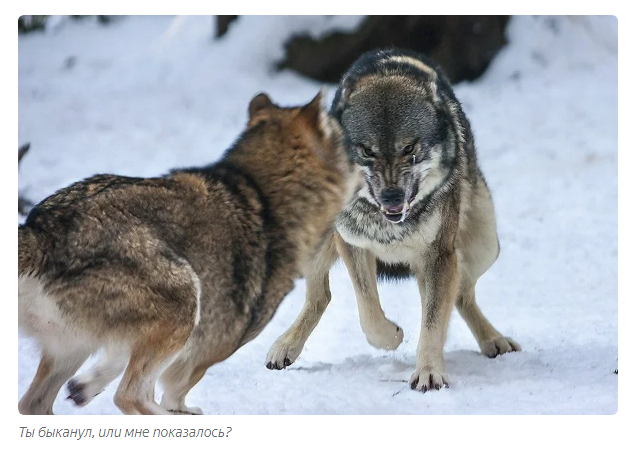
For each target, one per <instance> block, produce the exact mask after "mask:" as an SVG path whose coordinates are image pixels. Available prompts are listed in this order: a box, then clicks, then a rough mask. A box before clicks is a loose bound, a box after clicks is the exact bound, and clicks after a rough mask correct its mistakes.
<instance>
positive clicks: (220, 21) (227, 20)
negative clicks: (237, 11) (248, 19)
mask: <svg viewBox="0 0 630 458" xmlns="http://www.w3.org/2000/svg"><path fill="white" fill-rule="evenodd" d="M237 17H238V16H217V36H216V37H217V38H219V37H221V36H223V35H225V33H226V32H227V31H228V28H229V27H230V24H231V23H232V21H234V19H236V18H237Z"/></svg>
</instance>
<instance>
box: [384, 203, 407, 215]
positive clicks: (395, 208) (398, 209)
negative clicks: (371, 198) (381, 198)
mask: <svg viewBox="0 0 630 458" xmlns="http://www.w3.org/2000/svg"><path fill="white" fill-rule="evenodd" d="M404 206H405V204H400V205H394V206H391V207H383V208H384V209H385V211H386V212H387V213H402V211H403V208H404Z"/></svg>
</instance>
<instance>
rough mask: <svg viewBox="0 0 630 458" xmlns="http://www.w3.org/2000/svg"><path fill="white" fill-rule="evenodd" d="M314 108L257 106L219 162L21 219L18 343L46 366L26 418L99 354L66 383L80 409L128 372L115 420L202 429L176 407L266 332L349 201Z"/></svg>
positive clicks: (102, 179) (335, 144)
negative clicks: (29, 344)
mask: <svg viewBox="0 0 630 458" xmlns="http://www.w3.org/2000/svg"><path fill="white" fill-rule="evenodd" d="M322 99H323V97H322V95H321V94H319V95H318V96H317V97H316V98H315V99H314V100H313V101H312V102H311V103H309V104H307V105H305V106H303V107H295V108H280V107H278V106H276V105H274V104H273V103H272V102H271V100H270V99H269V98H268V97H267V96H266V95H264V94H259V95H258V96H256V97H255V98H254V99H252V101H251V102H250V105H249V121H248V125H247V129H246V130H245V132H244V133H243V134H242V136H241V137H240V138H239V140H238V141H237V142H236V143H235V144H234V145H233V146H232V147H231V148H230V149H229V150H228V151H227V152H226V154H225V156H224V157H223V159H222V160H220V161H219V162H217V163H215V164H213V165H210V166H207V167H201V168H189V169H182V170H175V171H173V172H172V173H170V174H168V175H166V176H163V177H160V178H151V179H145V178H128V177H121V176H114V175H97V176H94V177H92V178H88V179H86V180H84V181H81V182H78V183H75V184H73V185H71V186H69V187H67V188H65V189H62V190H60V191H58V192H57V193H55V194H53V195H52V196H50V197H48V198H47V199H45V200H44V201H42V202H41V203H39V204H38V205H37V206H36V207H35V208H34V209H33V210H32V211H31V212H30V214H29V216H28V218H27V220H26V222H25V223H24V224H23V225H21V226H19V227H18V252H19V254H18V284H19V288H18V289H19V327H20V329H21V330H22V331H23V332H24V333H26V334H28V335H30V336H32V337H34V338H35V339H36V340H37V341H38V343H39V344H40V346H41V351H42V356H41V361H40V364H39V368H38V370H37V374H36V375H35V378H34V380H33V382H32V383H31V385H30V387H29V389H28V391H27V392H26V394H24V396H23V397H22V399H21V400H20V401H19V405H18V407H19V410H20V412H21V413H23V414H51V413H52V406H53V402H54V400H55V398H56V396H57V394H58V392H59V390H60V389H61V387H62V386H63V385H64V384H65V383H66V382H67V381H68V379H69V378H70V377H72V376H73V375H74V374H75V372H76V371H77V369H79V367H80V366H81V365H82V364H83V363H84V361H85V360H86V359H87V358H88V356H89V355H90V354H92V353H94V352H96V351H97V350H99V349H101V348H104V356H103V357H102V358H101V359H100V360H98V361H97V363H96V365H95V366H94V367H93V368H92V369H90V370H87V371H86V372H83V373H81V374H80V375H78V376H76V377H74V378H72V379H71V380H70V381H69V382H68V390H69V392H70V396H69V397H70V398H71V399H72V400H73V401H74V402H75V403H76V404H78V405H85V404H87V403H88V402H90V401H91V400H92V399H93V398H94V396H96V395H97V394H98V393H100V392H101V391H102V390H103V388H104V387H105V386H106V385H107V384H108V383H109V382H111V381H112V380H114V378H116V377H117V376H118V375H119V374H121V373H122V372H123V371H124V376H123V378H122V380H121V382H120V385H119V386H118V390H117V391H116V395H115V397H114V402H115V404H116V406H118V408H119V409H120V410H121V411H122V412H124V413H127V414H167V413H189V414H198V413H201V410H200V409H198V408H195V407H187V406H186V404H185V402H184V401H185V397H186V395H187V393H188V392H189V390H190V389H191V388H192V387H193V386H195V384H196V383H197V382H199V380H200V379H201V378H202V377H203V375H204V373H205V372H206V370H207V369H208V368H209V367H210V366H211V365H213V364H215V363H217V362H219V361H222V360H224V359H226V358H227V357H229V356H230V355H231V354H232V353H234V352H235V351H236V350H237V349H238V348H239V347H241V346H242V345H244V344H245V343H246V342H248V341H250V340H251V339H253V338H254V337H255V336H256V335H258V333H259V332H260V331H261V330H262V329H263V327H264V326H265V325H266V324H267V323H268V322H269V320H270V319H271V317H272V316H273V315H274V313H275V311H276V309H277V307H278V305H279V304H280V302H281V301H282V299H283V298H284V297H285V295H286V294H287V293H288V292H289V291H290V290H291V289H292V288H293V284H294V280H295V279H296V278H297V277H300V276H304V275H305V274H306V273H307V270H308V269H309V266H310V264H309V260H310V259H312V258H313V257H314V256H317V255H316V252H317V251H318V250H319V249H321V248H322V247H323V244H322V240H323V239H324V238H325V236H326V234H329V233H331V232H332V231H333V223H334V220H335V218H336V216H337V215H338V214H339V212H340V211H341V210H342V208H343V207H344V205H346V204H347V203H348V202H349V199H351V198H352V197H353V196H354V194H355V192H356V190H357V189H358V187H359V182H360V180H361V175H360V172H359V171H358V169H357V168H356V167H355V166H354V165H353V164H352V162H351V161H349V160H348V157H347V155H346V153H345V150H346V145H345V142H346V139H345V136H344V134H343V131H342V129H341V127H340V125H339V123H338V121H337V120H336V119H335V118H334V117H332V116H330V115H329V114H328V113H327V112H326V109H325V108H324V104H323V103H322ZM313 209H317V211H313ZM166 366H168V367H166ZM164 367H166V370H165V371H164V372H163V374H162V376H161V381H162V383H163V385H164V395H163V397H162V400H161V404H159V405H158V404H157V403H156V400H155V398H154V386H155V383H156V379H157V378H158V376H159V375H160V373H161V370H162V369H163V368H164ZM125 368H126V369H125Z"/></svg>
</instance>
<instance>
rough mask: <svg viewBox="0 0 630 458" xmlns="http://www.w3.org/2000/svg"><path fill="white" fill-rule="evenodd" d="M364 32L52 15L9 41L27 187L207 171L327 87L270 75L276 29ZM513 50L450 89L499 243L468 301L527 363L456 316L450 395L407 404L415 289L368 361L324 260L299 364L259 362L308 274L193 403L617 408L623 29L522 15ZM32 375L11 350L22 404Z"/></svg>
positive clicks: (259, 20)
mask: <svg viewBox="0 0 630 458" xmlns="http://www.w3.org/2000/svg"><path fill="white" fill-rule="evenodd" d="M359 20H360V18H358V17H344V16H334V17H300V18H298V19H296V20H293V21H292V22H291V23H287V21H286V19H284V18H281V17H253V16H245V17H241V18H240V19H239V20H237V21H236V22H234V23H233V24H232V26H231V27H230V30H229V32H228V33H227V34H226V35H225V36H224V37H222V38H221V39H219V40H212V36H213V34H214V22H213V19H212V18H203V17H194V18H171V17H129V18H124V19H121V20H117V21H114V22H113V23H111V24H110V25H108V26H106V27H103V26H100V25H98V24H97V23H96V21H91V20H84V21H80V22H77V21H58V24H56V25H55V27H51V28H49V29H48V30H46V32H45V33H34V34H29V35H25V36H20V38H19V133H18V137H19V143H20V144H22V143H25V142H27V141H29V142H31V151H30V152H29V153H28V154H27V155H26V156H25V158H24V159H23V161H22V163H21V165H20V171H19V189H20V191H21V192H22V193H24V194H25V196H26V197H29V198H30V199H31V200H33V201H38V200H40V199H42V198H44V197H46V196H47V195H49V194H50V193H52V192H54V191H55V190H56V189H58V188H60V187H62V186H65V185H68V184H70V183H71V182H73V181H75V180H78V179H81V178H83V177H86V176H89V175H91V174H94V173H105V172H106V173H118V174H123V175H134V176H152V175H157V174H162V173H164V172H165V171H167V170H168V169H169V168H172V167H176V166H187V165H194V164H205V163H208V162H211V161H214V160H216V159H217V158H218V157H219V156H220V155H221V154H222V152H223V151H224V150H225V149H226V148H227V147H228V146H229V145H230V144H231V143H232V142H233V141H234V139H235V138H236V136H237V135H238V134H239V132H240V131H241V130H242V129H243V127H244V125H245V121H246V107H247V103H248V102H249V100H250V99H251V98H252V97H253V96H254V95H255V94H256V93H258V92H261V91H265V92H268V93H269V94H270V96H271V97H272V98H273V99H274V100H275V101H277V102H279V103H281V104H298V103H304V102H305V101H307V100H310V99H311V98H312V97H313V96H314V95H315V93H316V92H317V90H318V89H319V87H320V85H319V84H318V83H316V82H314V81H310V80H307V79H305V78H303V77H300V76H298V75H296V74H294V73H292V72H290V71H283V72H280V73H276V72H275V71H274V69H273V62H274V61H277V60H278V59H279V58H280V57H281V55H282V43H283V41H284V40H285V39H286V37H287V36H289V35H290V34H292V33H296V32H310V33H311V34H313V35H314V36H320V35H322V34H324V33H326V32H327V31H330V30H335V29H344V30H348V29H352V28H353V27H355V26H356V24H357V23H358V22H359ZM508 38H509V44H508V46H506V48H504V50H503V51H501V53H500V55H499V56H498V57H497V58H496V59H495V61H494V62H493V64H492V66H491V68H490V69H489V70H488V72H487V73H486V74H485V75H484V76H483V77H482V78H481V79H480V80H478V81H476V82H473V83H462V84H459V85H457V86H456V87H455V92H456V94H457V95H458V97H459V98H460V100H461V101H462V103H463V106H464V109H465V111H466V113H467V114H468V116H469V118H470V120H471V123H472V126H473V129H474V132H475V135H476V142H477V147H478V152H479V160H480V163H481V166H482V169H483V171H484V173H485V175H486V178H487V181H488V183H489V185H490V188H491V190H492V192H493V197H494V201H495V205H496V210H497V218H498V227H499V237H500V240H501V248H502V251H501V255H500V257H499V259H498V261H497V262H496V264H495V265H494V266H493V267H492V268H491V269H490V270H489V271H488V272H487V273H486V274H485V275H484V277H482V279H481V280H480V281H479V283H478V287H477V299H478V301H479V303H480V306H481V308H482V310H483V311H484V313H485V314H486V316H487V317H488V318H489V319H490V321H491V322H492V323H493V324H494V325H495V327H497V328H498V329H499V330H500V331H501V332H503V333H504V334H505V335H508V336H511V337H513V338H514V339H516V340H517V341H518V342H519V343H520V344H521V345H522V347H523V351H522V352H521V353H510V354H507V355H503V356H500V357H498V358H496V359H488V358H486V357H484V356H483V355H481V354H480V353H479V351H478V348H477V345H476V342H475V340H474V338H473V337H472V334H471V333H470V331H469V330H468V328H467V327H466V324H465V323H464V321H463V320H462V319H461V318H460V317H459V316H458V315H457V313H456V312H454V313H453V317H452V319H451V324H450V328H449V336H448V340H447V342H446V347H445V357H446V363H447V369H448V372H449V375H450V381H451V388H450V389H448V390H441V391H439V392H430V393H426V394H421V393H419V392H414V391H411V390H410V389H409V388H408V385H407V380H408V378H409V376H410V375H411V373H412V372H413V370H414V362H415V350H416V345H417V342H418V334H419V324H420V306H419V293H418V288H417V286H416V284H415V283H414V282H413V281H406V282H400V283H389V284H382V285H380V286H379V291H380V295H381V302H382V304H383V307H384V309H385V312H386V314H387V316H388V317H389V318H390V319H391V320H393V321H395V322H396V323H397V324H399V325H400V326H401V327H402V328H403V329H404V331H405V339H404V341H403V343H402V345H401V346H400V347H399V349H398V350H396V351H395V352H385V351H382V350H376V349H374V348H372V347H370V346H369V344H368V343H367V341H366V340H365V337H364V336H363V334H362V331H361V329H360V327H359V320H358V313H357V310H356V302H355V298H354V293H353V290H352V286H351V283H350V280H349V278H348V275H347V272H346V270H345V268H344V267H343V265H336V266H335V267H334V268H333V270H332V271H331V290H332V296H333V298H332V302H331V304H330V305H329V308H328V310H327V311H326V313H325V314H324V316H323V318H322V320H321V322H320V324H319V326H318V327H317V328H316V329H315V331H314V332H313V334H312V336H311V338H310V339H309V340H308V342H307V343H306V346H305V348H304V350H303V352H302V355H301V356H300V358H299V359H298V360H297V362H296V363H295V364H294V365H292V366H291V367H290V368H288V369H287V370H285V371H269V370H267V369H266V368H265V367H264V361H265V356H266V353H267V350H268V348H269V347H270V346H271V344H272V342H273V341H274V340H275V338H276V337H277V336H279V335H280V334H281V333H282V332H283V331H284V330H285V329H286V328H287V327H288V326H289V325H290V323H291V322H292V321H293V319H294V318H295V317H296V316H297V314H298V313H299V310H300V308H301V306H302V302H303V300H304V295H305V288H304V282H303V281H298V282H297V286H296V288H295V290H294V291H293V292H292V293H291V294H290V295H289V296H288V297H287V298H286V299H285V300H284V302H283V303H282V305H281V306H280V308H279V310H278V313H277V314H276V316H275V317H274V319H273V320H272V322H271V323H270V324H269V325H268V326H267V328H266V329H265V330H264V331H263V332H262V334H261V335H260V336H259V337H258V338H256V339H255V340H254V341H253V342H251V343H249V344H247V345H246V346H245V347H243V348H242V349H240V350H239V351H238V352H237V353H235V354H234V355H233V356H232V357H230V358H229V359H228V360H227V361H225V362H224V363H221V364H218V365H216V366H214V367H212V368H210V370H209V371H208V373H207V374H206V376H205V377H204V378H203V379H202V381H201V382H200V383H199V384H198V385H197V386H196V387H195V388H194V389H193V391H192V392H191V393H190V395H189V398H188V404H189V405H197V406H200V407H202V408H203V409H204V411H205V412H206V413H210V414H489V413H492V414H496V413H503V414H614V413H615V412H616V411H617V389H618V378H617V377H618V376H617V375H614V373H613V372H614V370H615V369H616V368H617V355H618V350H617V332H618V331H617V321H618V320H617V303H618V301H617V278H618V276H617V256H618V255H617V20H616V18H614V17H600V16H598V17H586V16H580V17H551V18H550V17H535V18H532V17H526V16H518V17H514V18H513V19H512V20H511V21H510V23H509V26H508ZM330 89H331V90H330V91H329V98H331V97H332V92H333V90H334V88H333V87H330ZM18 219H20V218H19V217H18ZM37 363H38V350H37V348H36V347H35V345H34V343H33V342H32V341H30V340H27V339H25V338H20V340H19V372H18V374H19V384H18V397H20V396H21V395H22V394H23V393H24V392H25V390H26V389H27V387H28V384H29V383H30V381H31V379H32V377H33V375H34V373H35V370H36V368H37ZM89 363H90V362H88V364H89ZM117 382H118V380H117V381H115V382H114V383H113V384H111V385H110V386H109V387H108V388H107V389H106V391H105V392H104V394H102V395H101V396H98V397H97V398H96V399H95V400H94V401H93V403H92V404H90V405H89V406H87V407H85V408H83V409H77V408H75V407H74V406H73V405H71V403H70V402H69V401H66V400H65V399H64V398H65V396H64V395H63V393H64V391H62V393H61V394H60V395H59V397H58V399H57V402H56V404H55V412H56V413H59V414H78V413H80V414H115V413H119V412H118V410H117V409H116V408H115V406H114V404H113V400H112V398H113V393H114V391H115V388H116V386H117ZM158 392H159V390H158Z"/></svg>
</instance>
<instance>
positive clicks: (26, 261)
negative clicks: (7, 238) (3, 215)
mask: <svg viewBox="0 0 630 458" xmlns="http://www.w3.org/2000/svg"><path fill="white" fill-rule="evenodd" d="M43 264H44V253H43V251H42V249H41V245H40V241H39V240H38V238H37V234H36V233H35V231H34V230H33V229H32V228H30V227H29V226H26V225H21V226H18V277H20V276H24V275H29V276H33V277H35V276H38V275H39V274H40V272H41V270H42V267H43Z"/></svg>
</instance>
